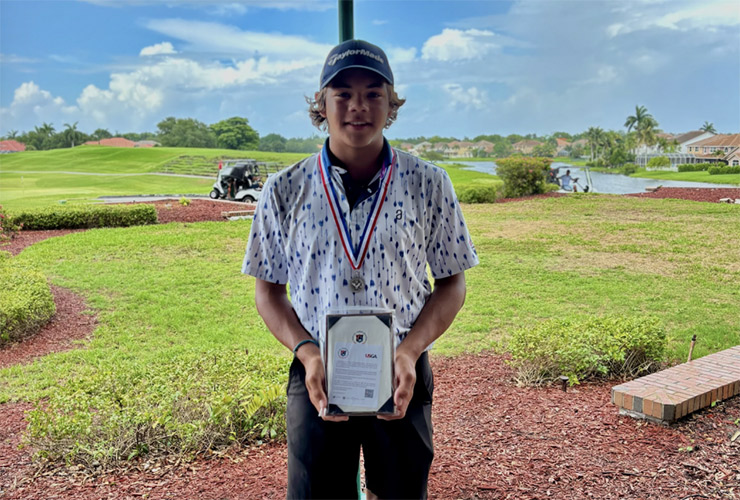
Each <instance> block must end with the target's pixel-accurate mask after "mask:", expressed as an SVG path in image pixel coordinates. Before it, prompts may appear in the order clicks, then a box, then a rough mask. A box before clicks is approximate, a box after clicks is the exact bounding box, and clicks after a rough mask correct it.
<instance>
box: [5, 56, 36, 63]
mask: <svg viewBox="0 0 740 500" xmlns="http://www.w3.org/2000/svg"><path fill="white" fill-rule="evenodd" d="M38 61H39V60H38V59H31V58H29V57H20V56H16V55H14V54H2V53H0V64H27V63H36V62H38Z"/></svg>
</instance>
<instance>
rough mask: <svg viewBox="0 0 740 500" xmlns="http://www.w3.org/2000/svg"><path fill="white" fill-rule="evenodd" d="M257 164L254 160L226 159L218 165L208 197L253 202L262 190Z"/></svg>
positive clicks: (257, 198)
mask: <svg viewBox="0 0 740 500" xmlns="http://www.w3.org/2000/svg"><path fill="white" fill-rule="evenodd" d="M260 175H261V174H260V171H259V164H258V163H257V162H256V161H255V160H228V161H226V162H224V163H219V165H218V178H217V179H216V182H214V183H213V190H212V191H211V193H210V195H209V196H210V197H211V198H212V199H214V200H218V199H219V198H224V199H227V200H235V201H243V202H245V203H254V202H255V201H257V200H259V198H260V193H261V192H262V182H261V180H260Z"/></svg>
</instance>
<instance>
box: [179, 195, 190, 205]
mask: <svg viewBox="0 0 740 500" xmlns="http://www.w3.org/2000/svg"><path fill="white" fill-rule="evenodd" d="M180 205H182V206H183V207H187V206H188V205H190V198H186V197H185V196H183V197H182V198H180Z"/></svg>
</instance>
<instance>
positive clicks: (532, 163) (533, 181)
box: [496, 157, 552, 198]
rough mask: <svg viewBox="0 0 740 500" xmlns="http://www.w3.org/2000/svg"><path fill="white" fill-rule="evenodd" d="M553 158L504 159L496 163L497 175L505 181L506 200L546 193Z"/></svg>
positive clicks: (504, 192) (504, 193)
mask: <svg viewBox="0 0 740 500" xmlns="http://www.w3.org/2000/svg"><path fill="white" fill-rule="evenodd" d="M551 161H552V158H530V157H520V158H504V159H501V160H498V161H497V162H496V165H497V168H496V175H498V176H499V177H500V178H501V179H502V180H503V181H504V189H503V195H504V197H505V198H518V197H520V196H528V195H531V194H540V193H544V192H545V176H546V175H547V172H548V171H549V169H550V162H551Z"/></svg>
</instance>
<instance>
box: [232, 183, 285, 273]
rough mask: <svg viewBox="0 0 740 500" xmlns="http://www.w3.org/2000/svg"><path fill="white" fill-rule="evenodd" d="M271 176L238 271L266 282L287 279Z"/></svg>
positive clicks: (274, 184)
mask: <svg viewBox="0 0 740 500" xmlns="http://www.w3.org/2000/svg"><path fill="white" fill-rule="evenodd" d="M275 177H276V176H273V177H271V178H269V179H268V180H267V182H266V183H265V186H264V188H263V189H262V194H261V196H260V200H259V202H258V204H257V208H256V209H255V213H254V219H253V220H252V228H251V230H250V232H249V240H248V241H247V249H246V252H245V254H244V261H243V263H242V273H244V274H248V275H250V276H254V277H255V278H258V279H261V280H264V281H269V282H270V283H276V284H279V285H285V284H287V283H288V266H287V259H286V256H285V247H284V245H283V235H282V223H281V218H282V213H281V212H280V210H279V207H280V205H279V203H278V202H277V188H278V185H277V182H275Z"/></svg>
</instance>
